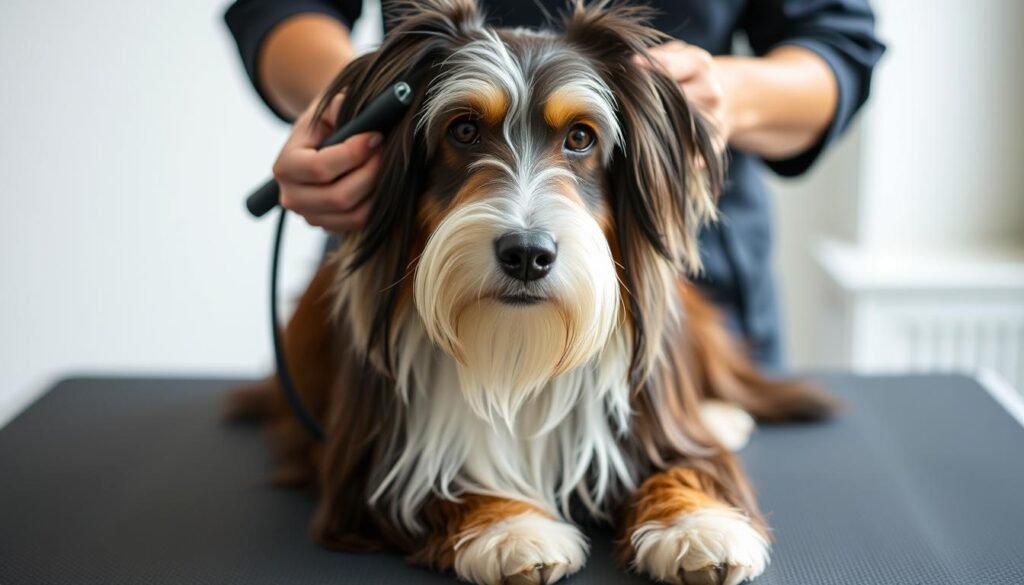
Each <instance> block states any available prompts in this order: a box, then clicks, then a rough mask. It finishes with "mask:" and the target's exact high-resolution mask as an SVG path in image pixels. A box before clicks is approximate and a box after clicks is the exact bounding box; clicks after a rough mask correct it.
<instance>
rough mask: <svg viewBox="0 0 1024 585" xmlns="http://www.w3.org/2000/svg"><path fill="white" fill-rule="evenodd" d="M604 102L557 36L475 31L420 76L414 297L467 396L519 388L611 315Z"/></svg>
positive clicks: (586, 65) (592, 339)
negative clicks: (425, 160)
mask: <svg viewBox="0 0 1024 585" xmlns="http://www.w3.org/2000/svg"><path fill="white" fill-rule="evenodd" d="M615 109H616V106H615V98H614V97H613V95H612V92H611V90H610V89H609V88H608V86H607V85H606V84H605V83H604V82H603V81H602V80H601V77H600V76H599V75H598V73H597V72H596V71H595V70H594V68H593V66H592V65H591V63H590V62H589V61H588V60H587V59H586V58H584V57H582V56H580V55H579V54H578V53H576V52H573V51H572V50H571V48H570V47H568V46H566V45H565V44H564V43H561V42H559V41H558V39H557V37H554V36H550V37H541V36H535V35H532V34H530V35H522V34H521V35H516V34H503V35H499V34H497V33H494V32H493V31H486V32H485V33H484V34H483V35H482V36H481V38H479V39H475V40H472V41H470V42H468V43H466V44H464V45H462V46H460V47H458V48H456V49H455V51H454V52H453V53H452V55H451V56H450V57H448V58H447V59H446V60H445V61H444V64H443V66H442V68H441V71H440V72H439V75H438V76H437V77H436V78H435V79H434V81H433V82H432V83H431V85H430V87H429V89H428V90H427V93H426V99H425V102H424V105H423V107H422V109H421V113H420V118H419V121H418V127H419V129H420V130H421V131H422V132H423V133H424V139H425V140H426V144H427V150H428V153H429V157H430V160H431V161H432V162H431V164H430V165H429V169H430V170H429V179H428V181H427V189H426V190H425V192H424V193H423V195H422V197H421V200H420V205H419V210H418V221H419V227H420V229H421V230H422V231H423V233H425V234H429V236H428V238H427V241H426V245H425V247H424V249H423V252H422V254H421V256H420V257H419V260H418V262H417V264H416V277H415V285H414V292H415V305H416V309H417V310H418V312H419V314H420V316H421V318H422V320H423V323H424V325H425V326H426V329H427V332H428V333H429V335H430V337H431V338H432V339H433V340H434V341H435V342H437V343H438V344H439V345H440V346H441V347H443V348H444V349H445V350H446V351H448V352H449V353H451V354H452V355H453V356H454V357H455V358H456V359H457V360H458V363H459V364H460V374H461V380H462V385H463V389H464V390H465V391H466V392H467V396H470V395H473V396H479V397H484V396H489V397H494V396H509V397H511V396H516V397H519V398H522V397H525V396H528V395H529V394H531V393H532V392H533V391H535V390H536V389H538V388H540V387H542V386H543V385H544V384H546V383H547V381H548V380H550V379H551V378H552V377H554V376H556V375H558V374H561V373H563V372H565V371H566V370H569V369H571V368H574V367H577V366H579V365H581V364H582V363H584V362H586V361H587V360H589V359H591V358H592V357H594V356H595V355H596V354H597V353H598V352H599V351H601V349H602V348H604V347H605V345H606V344H607V342H608V338H609V336H610V335H611V333H612V332H613V331H614V329H615V327H616V325H617V324H618V314H619V305H620V301H619V290H618V281H617V272H616V267H615V262H614V259H613V253H612V249H611V246H610V245H609V241H608V237H609V235H610V234H611V230H612V218H611V209H610V201H609V198H608V178H609V177H608V170H609V162H610V160H611V157H612V152H613V150H614V148H616V146H618V145H620V144H621V130H620V128H619V125H618V122H617V120H616V117H615Z"/></svg>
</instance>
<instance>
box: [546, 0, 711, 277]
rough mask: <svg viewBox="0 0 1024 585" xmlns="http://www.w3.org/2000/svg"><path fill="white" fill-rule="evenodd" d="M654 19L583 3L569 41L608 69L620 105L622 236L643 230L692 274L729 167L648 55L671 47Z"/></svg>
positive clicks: (627, 8) (615, 166) (616, 175)
mask: <svg viewBox="0 0 1024 585" xmlns="http://www.w3.org/2000/svg"><path fill="white" fill-rule="evenodd" d="M652 16H653V11H652V10H651V9H649V8H647V7H644V6H636V5H625V4H612V3H610V2H608V1H603V2H595V3H591V4H589V5H584V3H583V2H582V0H576V1H575V2H574V3H573V5H572V11H571V12H570V14H569V15H568V17H567V19H566V25H565V26H566V37H567V39H568V41H569V42H570V43H572V44H574V45H576V46H578V47H580V48H581V49H582V50H583V51H585V52H586V53H587V54H589V55H590V56H591V58H592V59H593V60H594V63H595V64H597V66H598V67H599V68H600V69H602V75H603V76H604V78H605V82H606V83H607V84H608V85H609V86H610V87H611V89H612V91H613V93H614V94H615V97H616V99H617V102H618V103H617V106H618V116H619V124H620V125H621V129H622V135H623V143H622V144H621V146H620V147H619V148H617V149H616V152H615V154H614V156H613V161H612V169H611V171H612V172H611V176H612V181H613V189H612V192H613V195H614V196H615V197H616V199H617V200H616V202H615V203H616V205H615V207H616V210H615V211H616V216H617V219H618V220H619V222H618V227H619V229H620V230H623V229H626V230H638V232H639V233H638V234H637V235H640V236H642V238H643V239H644V240H646V242H647V243H648V244H649V245H650V246H651V247H652V248H653V249H654V250H655V251H656V252H657V253H658V254H660V255H662V256H664V257H665V258H667V259H669V260H670V261H672V262H673V263H677V265H681V266H682V267H683V268H685V269H686V270H688V271H689V272H691V273H692V272H697V271H699V270H700V267H701V264H700V256H699V254H698V253H697V245H696V238H697V232H698V231H699V229H700V228H701V227H702V226H703V225H704V224H705V223H706V222H707V221H709V220H711V219H713V218H714V217H715V209H716V202H717V196H718V193H719V191H720V189H721V186H722V179H723V173H724V161H723V159H722V157H721V156H719V155H718V154H717V153H716V152H715V148H714V143H713V138H714V136H713V133H712V131H711V128H710V127H709V126H708V124H707V123H706V122H705V121H704V119H703V118H702V117H701V115H700V114H699V113H698V112H697V111H695V110H694V108H693V107H692V106H691V105H690V104H689V103H687V101H686V98H685V97H684V96H683V93H682V91H681V90H680V88H679V86H678V84H677V83H676V82H675V81H674V80H673V79H672V78H670V77H669V76H668V74H667V73H666V72H665V71H664V69H663V68H662V67H661V66H660V65H659V64H658V63H656V62H655V61H654V60H653V59H652V57H651V56H650V54H649V53H648V49H649V48H650V47H652V46H655V45H658V44H661V43H663V42H665V41H668V40H670V39H669V37H667V36H666V35H664V34H663V33H661V32H659V31H657V30H656V29H654V28H651V27H650V26H649V25H648V24H647V22H648V21H649V20H650V18H651V17H652ZM637 57H638V58H639V59H640V60H642V61H645V62H646V63H644V64H643V65H641V64H638V63H637V62H636V61H635V58H637Z"/></svg>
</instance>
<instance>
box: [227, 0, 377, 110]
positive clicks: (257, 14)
mask: <svg viewBox="0 0 1024 585" xmlns="http://www.w3.org/2000/svg"><path fill="white" fill-rule="evenodd" d="M362 7H363V3H362V0H335V1H330V0H237V1H236V2H234V3H233V4H232V5H231V6H230V7H229V8H228V10H227V12H225V14H224V21H225V22H226V23H227V25H228V29H229V30H230V31H231V35H232V36H233V37H235V42H236V43H237V44H238V52H239V53H240V54H241V56H242V63H243V64H244V65H245V72H246V73H248V74H249V79H250V81H252V85H253V87H255V88H256V92H257V93H259V95H260V98H262V99H263V102H264V103H266V104H267V107H269V108H270V109H271V110H272V111H273V112H274V113H275V114H276V115H277V117H279V118H281V119H282V120H285V121H288V119H287V118H286V117H285V116H284V114H282V113H281V112H279V111H278V110H277V109H276V108H275V107H274V105H273V104H272V103H270V100H269V99H267V95H266V93H264V89H263V86H262V84H261V83H260V79H259V68H258V66H257V63H258V61H259V56H260V48H261V47H262V46H263V40H264V39H265V38H266V36H267V34H268V33H269V32H270V31H271V30H273V28H274V27H275V26H277V25H279V24H281V23H282V22H284V21H285V20H286V19H288V18H290V17H292V16H295V15H297V14H309V13H313V14H325V15H327V16H331V17H333V18H336V19H338V20H339V21H340V22H341V23H343V24H344V25H345V26H347V27H348V28H349V29H350V30H351V28H352V24H353V23H354V22H355V21H356V19H357V18H359V14H360V12H361V11H362Z"/></svg>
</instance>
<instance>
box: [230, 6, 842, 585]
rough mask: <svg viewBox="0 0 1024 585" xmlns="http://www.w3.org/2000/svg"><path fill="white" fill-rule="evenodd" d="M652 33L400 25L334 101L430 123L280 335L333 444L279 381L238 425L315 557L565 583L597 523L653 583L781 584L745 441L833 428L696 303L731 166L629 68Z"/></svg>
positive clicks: (823, 399) (236, 401) (254, 396)
mask: <svg viewBox="0 0 1024 585" xmlns="http://www.w3.org/2000/svg"><path fill="white" fill-rule="evenodd" d="M648 17H649V12H648V11H646V10H645V9H643V8H639V7H635V6H624V5H611V4H609V3H607V2H599V3H597V4H593V5H589V6H584V5H583V4H582V3H579V2H578V3H575V4H573V5H571V6H570V7H569V10H568V13H567V14H566V15H565V17H564V23H563V25H562V26H561V27H560V29H559V32H537V31H531V30H523V29H516V30H498V29H493V28H489V27H487V26H486V25H485V24H484V21H483V17H482V15H481V14H480V13H479V12H478V10H477V8H476V6H475V5H474V3H473V2H472V1H471V0H421V1H418V2H411V3H408V4H406V5H404V7H403V8H402V10H401V11H400V14H397V15H396V16H395V18H396V20H395V22H396V24H395V26H394V27H393V30H392V31H391V33H390V34H389V35H388V36H387V38H386V39H385V40H384V43H383V45H382V46H381V47H380V48H379V49H378V50H376V51H374V52H372V53H370V54H367V55H365V56H363V57H360V58H359V59H357V60H356V61H354V62H353V63H352V64H351V65H349V66H348V67H347V68H346V69H345V71H344V72H343V73H342V74H341V75H340V76H339V77H338V79H337V80H336V81H335V82H334V84H333V85H332V87H331V88H330V90H329V92H328V94H327V97H326V98H325V100H324V102H323V104H327V103H329V102H330V99H331V98H332V97H334V96H335V95H337V94H339V93H340V94H344V96H345V98H344V100H343V102H342V106H341V110H340V113H339V119H347V118H348V117H350V116H352V115H353V114H354V113H355V112H357V111H359V110H360V108H361V107H363V105H364V104H366V103H367V101H368V100H369V99H371V98H373V97H374V96H376V95H378V94H379V93H380V92H382V91H384V90H385V89H386V88H388V87H389V86H391V85H392V84H393V83H395V82H396V81H398V80H405V81H408V82H409V83H410V84H411V85H412V87H413V88H415V90H416V96H415V101H414V103H413V106H412V108H411V109H410V112H409V113H408V114H407V115H406V117H405V118H404V119H403V120H402V121H401V122H400V123H399V125H398V126H397V127H396V128H395V129H394V130H393V131H392V132H391V133H390V135H389V137H388V140H387V141H386V142H385V146H384V150H383V167H382V168H383V169H384V171H383V173H382V175H381V177H380V179H379V182H378V185H377V189H376V193H375V195H374V202H373V206H374V207H373V212H372V214H371V215H370V220H369V224H368V225H367V226H366V227H365V229H363V230H361V231H359V232H357V233H350V234H347V235H346V237H345V238H344V242H343V244H342V245H341V246H340V248H339V249H338V250H337V251H336V252H334V253H333V254H332V256H331V258H330V259H329V261H328V262H326V263H325V264H324V265H323V267H322V268H321V269H320V271H319V272H318V273H317V275H316V276H315V278H314V280H313V282H312V284H311V285H310V287H309V289H308V290H307V292H306V293H305V295H304V296H303V298H302V299H301V301H300V304H299V306H298V308H297V310H296V313H295V315H294V317H293V318H292V320H291V322H290V323H289V324H288V327H287V329H286V331H285V342H286V346H287V350H286V353H287V356H288V360H289V363H290V369H291V370H292V371H293V372H294V377H295V380H296V385H297V387H298V389H299V391H300V393H301V395H302V398H303V400H304V402H305V404H306V406H307V408H309V409H310V410H311V411H312V412H313V413H314V414H315V415H316V416H317V417H318V418H319V419H320V420H321V421H322V424H323V426H324V427H325V434H326V440H325V442H324V443H323V444H319V443H316V442H315V441H313V440H312V439H311V438H310V437H309V436H307V435H306V434H305V432H304V430H303V428H302V427H301V426H300V425H299V424H298V422H297V421H296V420H295V419H294V418H293V417H292V414H291V413H290V412H289V411H288V409H287V406H286V404H285V401H284V400H283V399H281V398H280V397H279V396H278V395H277V393H276V382H275V381H274V380H270V381H269V382H267V383H263V384H259V385H255V386H251V387H249V388H246V389H242V390H240V391H239V392H238V393H236V395H235V396H234V397H233V398H232V402H231V410H232V412H233V413H234V414H236V415H244V414H249V415H254V414H258V415H260V416H262V417H264V419H265V420H266V423H267V425H268V427H269V429H270V431H271V435H272V438H273V444H274V447H275V454H276V460H277V467H276V469H275V478H276V480H277V481H278V482H280V483H285V484H293V485H308V486H313V487H315V489H316V492H317V493H318V494H319V499H320V505H319V509H318V511H317V513H316V516H315V519H314V528H313V530H314V534H315V536H316V538H317V540H318V541H319V542H320V543H322V544H324V545H325V546H328V547H336V548H344V549H349V550H351V549H353V548H356V549H367V548H375V547H388V548H392V549H398V550H401V551H404V552H405V553H407V554H408V555H409V556H410V558H411V559H412V560H413V561H414V562H417V563H421V564H425V565H428V566H431V567H435V568H437V569H439V570H454V572H455V573H456V574H457V575H458V576H459V577H460V578H462V579H464V580H466V581H470V582H473V583H480V584H487V585H490V584H497V583H551V582H553V581H556V580H558V579H560V578H561V577H563V576H566V575H570V574H572V573H574V572H576V571H578V570H579V569H580V568H581V567H582V566H583V564H584V563H585V561H586V556H587V550H588V544H587V539H586V538H585V537H584V535H583V534H582V533H581V531H580V530H579V528H578V527H577V526H576V525H575V524H574V523H573V521H574V519H576V520H582V519H601V520H607V521H611V522H614V523H615V525H616V528H617V530H619V531H620V534H621V555H622V560H623V562H624V564H625V565H627V566H628V567H630V568H632V569H633V570H635V571H638V572H640V573H643V574H645V575H648V576H649V577H651V578H653V579H656V580H659V581H668V582H673V583H688V584H691V585H695V584H705V583H726V584H734V583H739V582H742V581H745V580H747V579H751V578H754V577H756V576H757V575H759V574H760V573H761V572H762V571H763V570H764V569H765V566H766V565H767V564H768V558H769V531H768V528H767V527H766V525H765V522H764V519H763V518H762V516H761V514H760V512H759V510H758V507H757V504H756V502H755V500H754V498H753V496H752V493H751V489H750V486H749V485H748V481H747V479H746V477H745V476H744V474H743V473H742V471H741V470H740V468H739V467H738V465H737V462H736V459H735V458H734V457H733V455H732V454H731V453H730V449H729V448H730V447H735V446H737V445H739V444H742V443H743V442H744V441H745V439H746V435H747V433H749V431H750V417H749V416H748V414H747V413H749V414H750V415H753V417H756V418H758V419H761V420H769V421H775V420H783V419H793V418H805V419H806V418H818V417H822V416H824V415H826V414H827V413H828V412H829V411H830V410H831V408H832V402H831V400H830V399H829V398H828V397H827V396H825V395H824V394H821V393H820V392H819V391H817V390H816V389H814V388H812V387H809V386H806V385H803V384H800V383H793V382H782V381H773V380H770V379H768V378H766V377H764V376H762V375H761V374H760V373H758V372H757V371H756V370H755V368H754V367H752V366H751V364H750V363H749V362H748V361H747V360H746V359H745V358H744V357H743V355H742V353H741V352H740V351H738V350H737V348H736V347H734V345H733V343H732V342H731V340H730V339H729V338H728V337H727V334H726V333H725V332H724V330H723V329H722V328H721V326H720V325H719V324H718V322H717V317H716V314H715V312H714V311H713V310H712V309H711V308H709V306H708V305H707V304H706V303H705V302H704V301H702V300H701V299H700V298H699V297H698V296H697V293H696V292H695V291H694V290H693V288H692V286H691V285H690V284H688V283H687V280H686V275H687V274H688V273H692V272H693V271H696V270H699V268H700V260H699V256H698V251H697V246H696V234H697V231H698V229H699V228H700V227H701V225H702V224H704V223H705V222H706V221H708V220H711V219H713V218H714V215H715V198H716V195H717V193H718V190H719V188H720V186H721V182H722V178H723V164H722V161H721V160H720V158H719V157H718V156H717V155H716V154H715V151H714V149H713V147H712V142H713V136H712V135H711V133H710V131H709V129H708V127H707V126H706V125H705V124H704V122H703V121H702V120H701V118H700V116H699V115H697V113H696V112H694V111H693V110H692V109H691V108H690V107H689V106H688V105H687V102H686V99H685V98H684V96H683V94H682V93H681V91H680V89H679V87H678V86H677V85H676V83H675V82H674V81H673V80H672V79H670V78H669V77H668V76H667V75H666V74H665V73H664V72H663V70H661V69H659V68H658V67H657V66H656V65H655V64H654V63H653V61H652V62H651V67H639V66H637V65H636V64H635V63H634V62H633V60H632V58H633V56H634V55H640V56H642V57H645V58H647V59H648V60H650V58H649V56H648V55H647V52H646V50H647V48H649V47H651V46H653V45H655V44H658V43H661V42H664V41H665V40H666V39H665V37H664V36H663V35H662V34H660V33H658V32H657V31H655V30H653V29H651V28H649V27H648V26H647V25H646V24H645V22H646V20H647V18H648ZM325 107H326V105H322V106H321V113H322V111H323V108H325Z"/></svg>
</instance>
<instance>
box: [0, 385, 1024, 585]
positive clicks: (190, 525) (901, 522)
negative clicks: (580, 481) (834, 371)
mask: <svg viewBox="0 0 1024 585" xmlns="http://www.w3.org/2000/svg"><path fill="white" fill-rule="evenodd" d="M822 380H823V381H824V382H825V383H826V384H827V386H828V387H829V388H830V389H831V390H832V391H834V392H836V393H837V394H840V395H841V396H842V397H843V398H845V399H846V400H847V401H848V403H849V406H850V410H849V412H848V413H847V414H846V415H845V416H843V417H842V418H840V419H838V420H837V421H835V422H831V423H828V424H824V425H813V426H789V427H776V428H762V429H761V430H759V431H758V433H757V434H756V435H755V436H754V439H753V441H752V443H751V445H750V446H749V447H748V448H747V449H746V450H745V451H744V452H743V459H744V461H745V464H746V467H747V469H748V470H749V471H750V473H751V474H752V475H753V477H754V480H755V484H756V486H757V489H758V491H759V494H760V499H761V503H762V505H763V507H764V509H765V510H766V512H767V513H768V515H769V519H770V522H771V524H772V525H773V527H774V529H775V535H776V537H777V541H778V542H777V544H776V545H775V549H774V554H773V562H772V565H771V567H770V568H769V570H768V571H767V573H766V574H765V575H764V576H762V577H761V578H760V579H758V580H757V581H756V583H758V584H760V585H781V584H787V585H830V584H836V585H911V584H930V585H945V584H949V585H989V584H991V585H997V584H998V585H1009V584H1022V583H1024V536H1022V535H1024V429H1022V428H1021V427H1020V426H1019V425H1018V424H1017V422H1016V421H1015V420H1013V419H1012V418H1011V417H1010V416H1009V415H1008V414H1007V413H1006V412H1005V411H1003V410H1002V409H1001V407H999V406H998V405H997V404H996V403H995V402H994V401H993V400H992V399H991V398H990V397H989V396H988V394H987V393H986V392H985V391H984V390H983V389H982V388H981V387H980V386H978V385H977V384H976V383H975V382H973V381H971V380H970V379H967V378H962V377H939V376H934V377H896V378H858V377H852V376H832V377H823V378H822ZM229 385H230V382H228V381H223V380H170V379H167V380H141V379H75V380H69V381H66V382H63V383H61V384H59V385H57V386H56V387H55V388H54V389H53V390H52V391H51V392H49V393H48V394H47V395H46V396H44V397H43V398H42V399H41V400H39V402H38V403H36V404H35V405H33V406H32V407H31V408H30V409H29V410H28V411H27V412H25V413H24V414H22V415H21V416H19V417H18V418H17V419H15V420H14V421H12V422H11V423H10V425H9V426H8V427H7V428H4V429H3V430H0V584H2V585H20V584H31V585H49V584H55V585H56V584H63V583H69V584H71V583H73V584H76V585H85V584H92V583H96V584H104V585H119V584H133V585H151V584H152V585H155V584H164V583H166V584H175V585H188V584H193V583H209V584H217V585H227V584H239V585H241V584H245V585H261V584H267V585H270V584H274V585H286V584H302V585H307V584H308V585H312V584H321V583H322V584H331V585H337V584H346V583H359V584H370V585H372V584H376V583H401V584H413V585H415V584H427V583H453V582H454V578H453V577H451V576H442V575H435V574H433V573H431V572H428V571H425V570H421V569H417V568H414V567H410V566H408V565H406V564H405V563H404V562H403V561H402V559H401V558H399V557H398V556H397V555H389V554H369V555H350V554H343V553H336V552H329V551H325V550H321V549H319V548H317V547H316V546H314V545H313V544H311V543H310V541H309V540H308V538H307V526H308V521H309V517H310V513H311V511H312V509H313V504H314V503H313V501H312V499H310V497H308V496H306V495H304V494H301V493H296V492H290V491H285V490H279V489H274V488H272V487H270V486H268V485H267V483H266V481H265V480H266V476H267V472H268V455H267V452H266V449H265V446H264V443H263V440H262V436H261V435H260V433H259V432H258V431H257V430H255V429H254V428H251V427H239V426H230V425H225V424H223V423H221V422H220V421H219V420H218V414H217V413H218V411H219V399H220V396H221V394H222V393H223V391H224V390H225V389H226V388H227V387H228V386H229ZM611 551H612V547H611V544H610V540H609V536H607V535H605V534H597V535H595V536H594V538H593V547H592V553H591V556H590V560H589V562H588V565H587V567H586V569H584V571H583V572H582V573H580V574H579V575H577V576H576V577H574V578H572V579H570V580H568V581H565V582H566V583H569V584H571V585H581V584H590V585H596V584H607V583H644V582H645V581H644V580H643V579H641V578H639V577H636V576H627V575H625V574H624V573H623V572H622V571H621V570H620V569H619V568H618V567H616V566H615V564H614V562H613V560H612V552H611Z"/></svg>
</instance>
